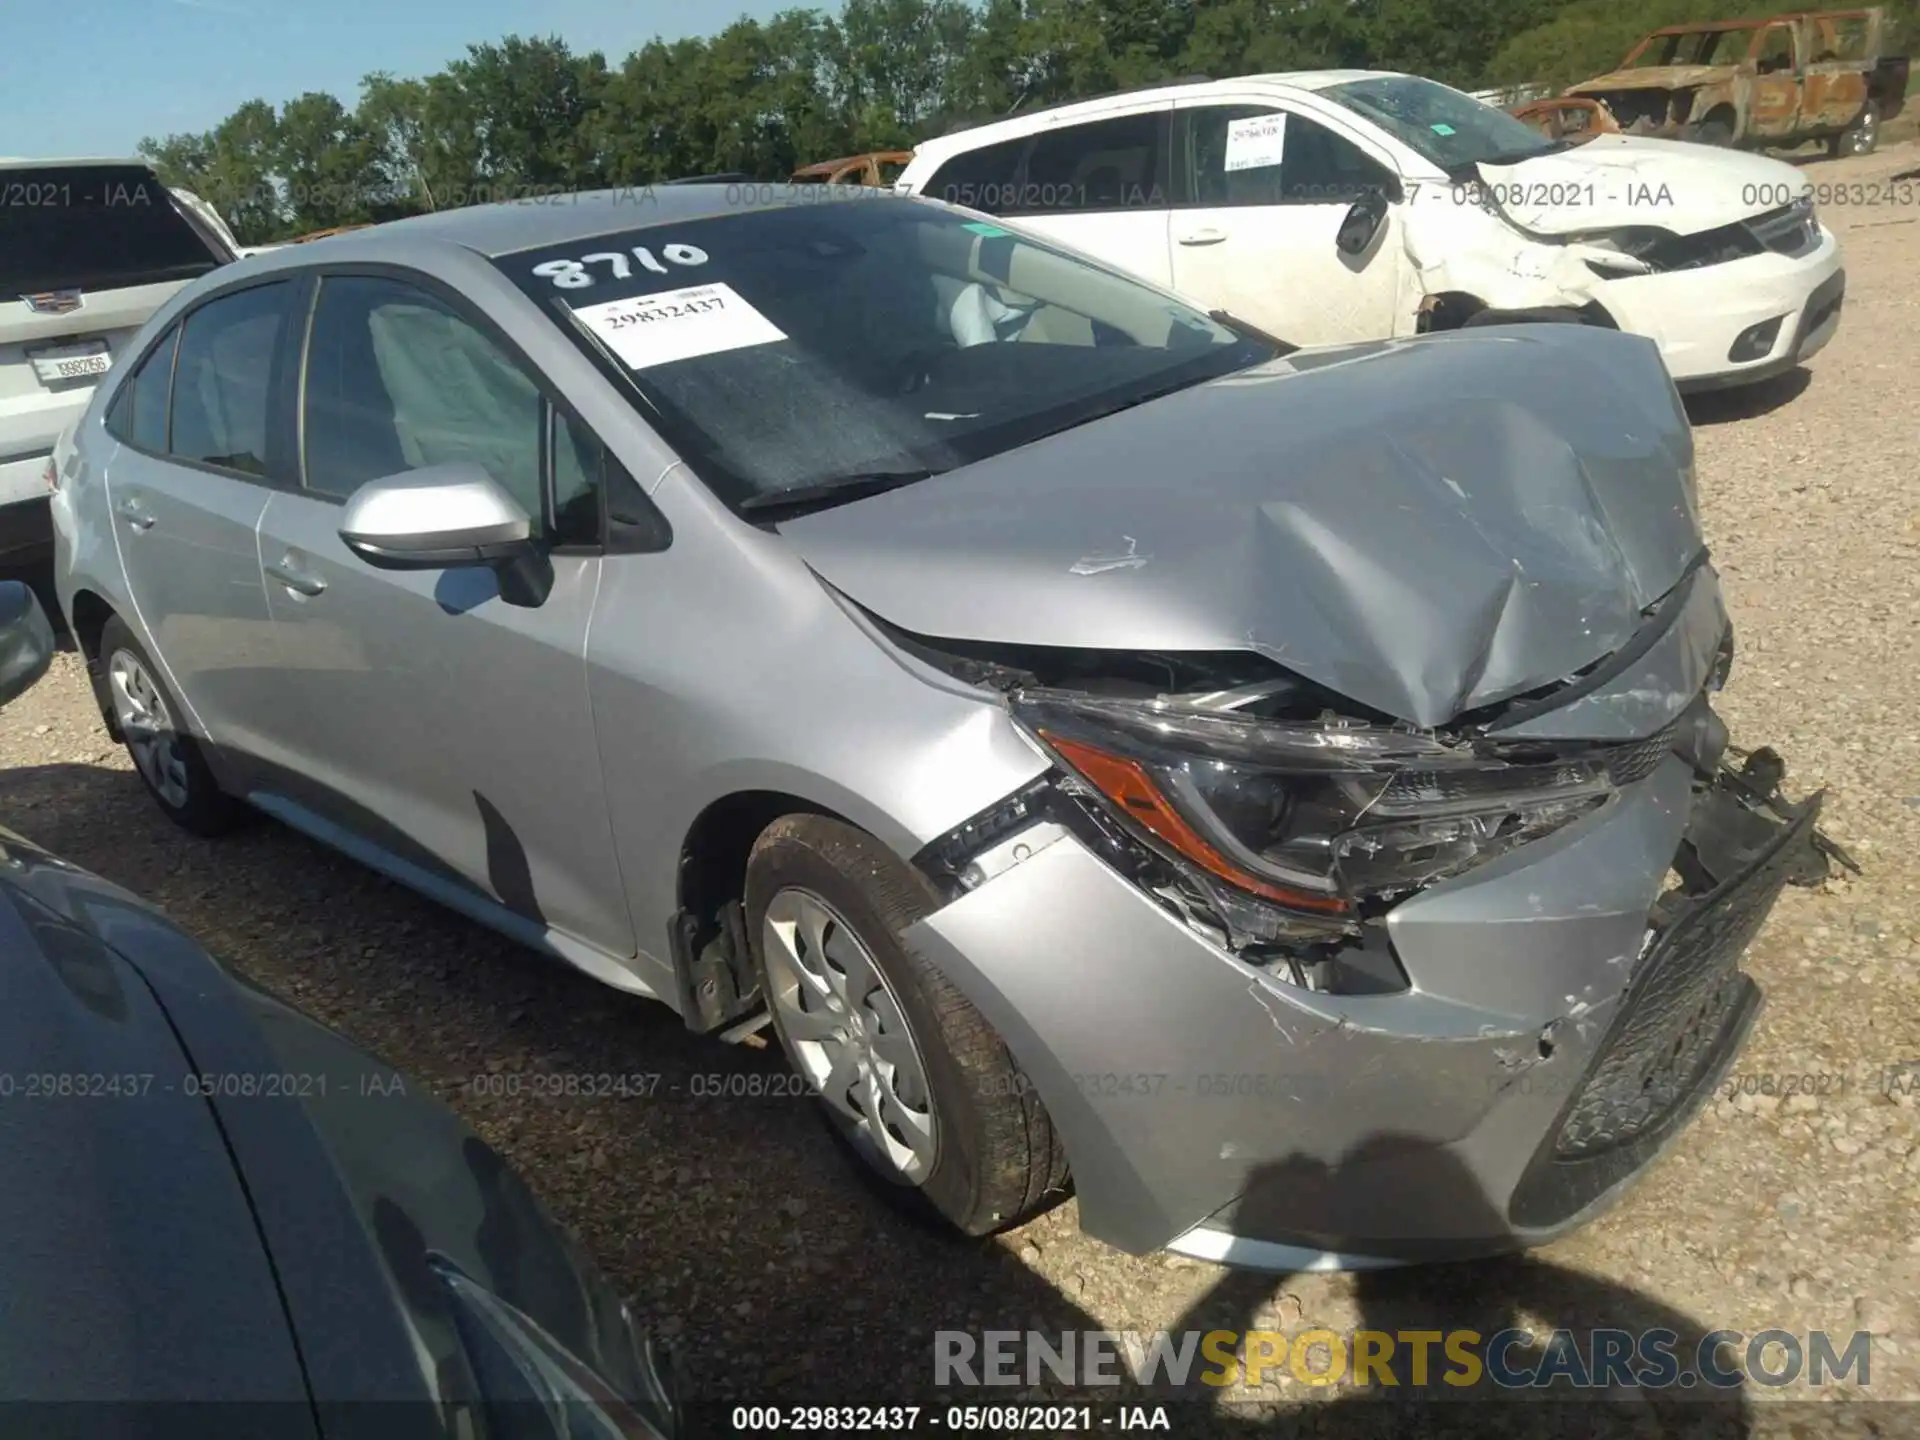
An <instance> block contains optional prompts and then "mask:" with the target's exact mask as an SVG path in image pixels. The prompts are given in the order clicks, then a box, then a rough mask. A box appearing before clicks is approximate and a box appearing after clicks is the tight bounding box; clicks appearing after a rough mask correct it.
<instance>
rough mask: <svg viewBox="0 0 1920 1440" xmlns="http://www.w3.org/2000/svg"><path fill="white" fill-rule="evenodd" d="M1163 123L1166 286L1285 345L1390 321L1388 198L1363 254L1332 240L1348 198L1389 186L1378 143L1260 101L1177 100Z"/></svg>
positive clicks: (1392, 262)
mask: <svg viewBox="0 0 1920 1440" xmlns="http://www.w3.org/2000/svg"><path fill="white" fill-rule="evenodd" d="M1174 135H1175V141H1174V171H1173V187H1174V204H1175V209H1174V211H1173V224H1172V233H1171V238H1172V242H1173V243H1172V254H1173V288H1174V289H1176V290H1178V291H1180V292H1181V293H1183V294H1185V295H1190V296H1192V297H1193V298H1194V299H1196V300H1199V301H1202V302H1203V303H1205V304H1206V305H1208V306H1211V307H1213V308H1216V309H1224V310H1230V311H1232V312H1233V313H1234V314H1235V315H1238V316H1239V317H1241V318H1242V319H1244V320H1246V321H1248V322H1250V323H1251V324H1254V325H1258V326H1260V327H1261V328H1262V329H1264V330H1267V331H1270V332H1271V333H1273V334H1275V335H1278V336H1279V337H1280V338H1281V339H1283V340H1287V341H1290V342H1292V343H1293V344H1295V345H1324V344H1331V343H1336V342H1339V341H1345V340H1371V339H1378V338H1384V337H1386V336H1389V335H1391V334H1393V333H1394V327H1395V321H1396V315H1397V313H1398V306H1397V302H1398V298H1399V292H1400V283H1401V277H1402V267H1403V264H1404V259H1403V256H1404V247H1403V246H1402V245H1401V243H1400V237H1399V235H1398V233H1397V230H1398V227H1399V226H1400V224H1401V223H1402V221H1401V217H1400V215H1399V214H1398V213H1397V210H1395V209H1390V210H1389V212H1388V215H1387V219H1386V221H1385V223H1384V224H1383V225H1382V226H1381V227H1380V233H1379V234H1378V235H1377V236H1376V237H1375V239H1374V242H1373V244H1372V245H1371V246H1369V247H1368V249H1367V250H1366V252H1365V253H1364V254H1361V255H1357V256H1350V255H1343V254H1342V253H1341V252H1340V251H1339V250H1338V249H1337V248H1336V247H1335V245H1334V237H1335V236H1336V235H1337V234H1338V232H1339V229H1340V222H1341V221H1342V220H1343V219H1345V218H1346V214H1347V211H1348V210H1349V209H1350V208H1351V207H1352V205H1353V203H1354V201H1356V200H1358V199H1359V198H1360V197H1361V196H1362V195H1364V194H1366V193H1367V192H1368V191H1370V190H1386V191H1387V192H1388V193H1390V194H1391V193H1394V191H1395V190H1396V189H1397V187H1398V184H1399V181H1398V178H1397V176H1396V175H1395V173H1394V171H1393V170H1392V169H1391V168H1390V167H1389V165H1388V164H1387V161H1386V159H1385V157H1384V156H1383V155H1376V154H1373V153H1370V152H1369V150H1367V149H1366V148H1363V145H1362V143H1361V142H1360V141H1359V140H1358V139H1357V138H1352V137H1349V136H1346V135H1343V134H1340V133H1337V132H1336V131H1335V130H1334V129H1332V128H1331V127H1330V126H1329V125H1327V124H1325V123H1323V122H1322V121H1320V120H1319V119H1316V118H1314V117H1311V116H1308V115H1305V114H1302V113H1300V112H1299V111H1295V110H1288V109H1285V108H1283V107H1281V106H1278V105H1275V104H1273V103H1272V102H1268V101H1247V102H1244V103H1232V102H1222V101H1220V100H1217V99H1209V100H1191V101H1184V100H1183V101H1181V102H1180V104H1179V107H1178V108H1177V109H1176V111H1175V126H1174Z"/></svg>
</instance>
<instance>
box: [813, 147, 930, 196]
mask: <svg viewBox="0 0 1920 1440" xmlns="http://www.w3.org/2000/svg"><path fill="white" fill-rule="evenodd" d="M912 159H913V152H912V151H911V150H872V151H869V152H867V153H866V154H864V155H843V156H841V157H840V158H839V159H838V160H820V161H816V162H815V163H814V164H812V165H802V166H801V167H800V168H799V169H798V170H796V171H794V172H793V175H792V180H793V183H794V184H796V185H864V186H866V187H868V188H869V189H880V188H883V187H885V186H888V185H891V184H893V182H894V181H895V180H897V179H899V178H900V172H901V171H902V170H905V169H906V168H907V165H908V162H910V161H911V160H912Z"/></svg>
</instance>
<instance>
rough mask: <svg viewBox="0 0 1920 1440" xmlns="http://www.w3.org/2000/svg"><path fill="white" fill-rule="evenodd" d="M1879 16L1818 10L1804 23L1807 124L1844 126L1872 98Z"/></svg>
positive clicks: (1803, 101)
mask: <svg viewBox="0 0 1920 1440" xmlns="http://www.w3.org/2000/svg"><path fill="white" fill-rule="evenodd" d="M1879 18H1880V17H1879V16H1878V15H1877V14H1875V13H1872V12H1863V13H1861V14H1857V15H1818V16H1814V17H1813V18H1811V19H1809V20H1805V21H1802V22H1801V26H1802V28H1801V32H1800V34H1801V43H1802V44H1803V45H1804V46H1806V47H1807V48H1808V50H1809V52H1810V53H1809V54H1808V56H1807V57H1806V62H1807V63H1806V79H1805V81H1804V84H1805V87H1806V88H1805V92H1804V93H1803V94H1802V95H1801V97H1800V105H1801V110H1802V112H1803V115H1804V125H1805V127H1806V128H1816V127H1817V128H1820V129H1842V128H1844V127H1846V126H1848V125H1851V124H1852V123H1853V122H1854V121H1855V120H1856V119H1858V118H1859V116H1860V111H1861V110H1862V108H1864V107H1865V105H1866V103H1867V71H1868V70H1869V69H1870V68H1871V65H1872V61H1873V58H1874V56H1875V55H1876V54H1877V53H1878V50H1879V45H1878V39H1879V29H1880V24H1879Z"/></svg>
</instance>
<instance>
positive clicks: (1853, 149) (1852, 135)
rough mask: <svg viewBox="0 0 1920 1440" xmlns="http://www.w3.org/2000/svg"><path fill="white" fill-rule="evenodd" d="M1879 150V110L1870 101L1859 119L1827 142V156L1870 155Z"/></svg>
mask: <svg viewBox="0 0 1920 1440" xmlns="http://www.w3.org/2000/svg"><path fill="white" fill-rule="evenodd" d="M1879 148H1880V109H1879V107H1878V106H1877V105H1875V104H1873V103H1872V102H1871V101H1869V102H1868V104H1867V107H1866V109H1864V110H1862V111H1861V112H1860V118H1859V119H1858V120H1856V121H1854V122H1853V124H1851V125H1849V126H1848V127H1847V128H1846V129H1845V130H1844V131H1842V132H1841V133H1840V134H1838V135H1836V136H1834V137H1833V138H1832V139H1831V140H1829V141H1828V142H1827V154H1829V155H1833V156H1840V155H1871V154H1873V152H1874V151H1875V150H1877V149H1879Z"/></svg>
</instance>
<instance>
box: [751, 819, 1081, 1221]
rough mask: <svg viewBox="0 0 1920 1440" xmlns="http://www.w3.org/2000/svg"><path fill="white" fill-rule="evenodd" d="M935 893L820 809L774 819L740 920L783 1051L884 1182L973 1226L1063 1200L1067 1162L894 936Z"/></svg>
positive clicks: (969, 1008) (969, 1017)
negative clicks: (743, 918) (817, 812)
mask: <svg viewBox="0 0 1920 1440" xmlns="http://www.w3.org/2000/svg"><path fill="white" fill-rule="evenodd" d="M937 903H938V897H937V896H936V895H935V894H934V892H933V890H932V888H931V886H930V885H929V884H928V883H927V881H926V880H925V879H924V878H923V877H922V876H920V875H919V873H918V872H916V871H915V870H913V869H912V868H911V867H910V866H908V865H906V864H905V863H904V862H902V861H901V860H900V859H899V858H898V857H897V856H895V855H894V854H893V852H892V851H890V850H888V849H887V848H886V847H885V846H884V845H881V844H880V843H879V842H878V841H876V840H874V839H873V838H872V837H871V836H869V835H867V834H865V833H864V832H862V831H860V830H856V829H854V828H853V827H852V826H850V825H847V824H844V823H843V822H841V821H838V820H830V819H827V818H826V817H824V816H818V815H792V816H788V817H786V818H784V819H781V820H777V821H775V822H774V823H773V824H772V825H770V826H769V827H768V828H767V829H766V831H765V832H764V833H763V834H762V835H761V836H760V838H759V840H758V841H757V842H755V844H754V847H753V853H752V855H751V857H750V858H749V860H748V862H747V886H746V919H747V927H748V934H749V935H751V936H752V937H753V945H754V953H755V959H756V962H757V963H758V965H759V967H760V971H761V982H762V985H763V987H764V990H763V993H764V994H765V995H766V997H767V1006H768V1009H769V1011H770V1012H771V1014H772V1017H773V1024H774V1030H775V1032H776V1033H777V1034H778V1035H779V1037H780V1044H781V1047H782V1048H783V1049H784V1050H785V1051H786V1054H787V1059H788V1061H789V1062H790V1063H791V1064H792V1065H793V1068H794V1069H795V1070H796V1071H797V1072H798V1073H799V1074H800V1075H801V1076H803V1077H804V1078H805V1079H806V1081H807V1083H808V1085H809V1086H810V1087H811V1088H812V1089H813V1091H814V1092H815V1094H816V1095H817V1096H818V1098H819V1101H820V1103H821V1104H822V1106H823V1107H824V1108H825V1111H826V1114H827V1117H828V1119H829V1120H830V1121H831V1122H832V1124H833V1126H834V1128H835V1129H836V1130H837V1131H838V1132H839V1134H840V1136H841V1138H842V1139H843V1140H844V1141H845V1142H846V1143H847V1145H848V1146H849V1147H850V1148H851V1149H852V1150H853V1152H854V1153H855V1154H856V1155H857V1156H858V1157H859V1158H860V1160H861V1161H862V1162H863V1163H864V1164H865V1165H866V1167H867V1168H868V1169H869V1170H870V1171H871V1172H872V1174H874V1175H875V1176H877V1177H879V1178H880V1179H881V1180H882V1181H883V1182H885V1188H886V1190H887V1191H888V1192H889V1193H891V1194H893V1195H894V1196H895V1197H896V1198H910V1201H912V1202H924V1203H925V1204H928V1205H931V1207H932V1208H933V1209H934V1210H936V1211H937V1212H938V1213H939V1214H941V1215H943V1216H944V1217H945V1218H946V1219H947V1220H948V1221H950V1222H951V1223H952V1224H954V1225H955V1226H957V1227H958V1228H959V1229H960V1230H962V1231H964V1232H965V1233H967V1234H969V1235H984V1234H988V1233H990V1232H992V1231H994V1230H1000V1229H1004V1228H1006V1227H1007V1226H1010V1225H1014V1224H1017V1223H1018V1222H1020V1221H1021V1220H1024V1219H1026V1218H1027V1217H1028V1216H1030V1215H1032V1214H1033V1213H1035V1212H1036V1211H1037V1210H1039V1209H1040V1208H1041V1207H1042V1206H1044V1205H1045V1204H1047V1203H1049V1201H1051V1200H1053V1199H1057V1198H1062V1197H1063V1196H1064V1194H1065V1185H1066V1166H1065V1160H1064V1157H1063V1155H1062V1152H1061V1149H1060V1146H1059V1143H1058V1141H1057V1140H1056V1138H1055V1136H1054V1133H1053V1124H1052V1121H1051V1119H1050V1118H1049V1116H1048V1115H1047V1111H1046V1108H1045V1107H1044V1106H1043V1105H1042V1104H1041V1103H1040V1097H1039V1096H1038V1095H1036V1094H1035V1093H1033V1090H1032V1087H1031V1086H1030V1085H1029V1084H1028V1082H1027V1079H1026V1077H1025V1076H1024V1075H1022V1074H1021V1073H1020V1071H1019V1069H1018V1067H1017V1066H1016V1065H1015V1064H1014V1061H1013V1057H1012V1056H1011V1055H1010V1054H1009V1053H1008V1051H1007V1047H1006V1045H1005V1044H1004V1043H1003V1042H1002V1041H1001V1039H1000V1037H999V1036H998V1035H997V1034H996V1033H995V1032H994V1030H993V1029H992V1027H991V1026H989V1025H988V1024H987V1022H986V1019H985V1018H984V1017H983V1016H982V1015H981V1014H980V1012H979V1011H978V1010H976V1009H975V1008H974V1007H973V1005H972V1003H971V1002H970V1001H968V999H967V998H966V997H965V996H964V995H962V994H961V993H960V991H959V990H957V989H956V988H955V987H954V985H953V983H952V982H951V981H950V980H948V979H947V977H946V976H945V975H943V974H942V973H941V972H940V971H938V970H937V969H935V968H934V967H933V966H932V965H930V964H929V963H928V962H927V961H926V960H925V959H923V958H922V957H921V956H920V955H918V954H916V953H915V952H914V951H913V950H912V949H910V948H909V947H908V946H907V945H906V944H905V943H903V941H902V940H901V938H900V936H901V932H902V931H904V930H906V929H908V928H910V927H911V926H912V925H913V924H914V922H916V921H918V920H920V919H922V918H924V917H925V916H926V915H928V914H930V913H931V912H932V911H933V909H934V908H935V907H936V905H937Z"/></svg>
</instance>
